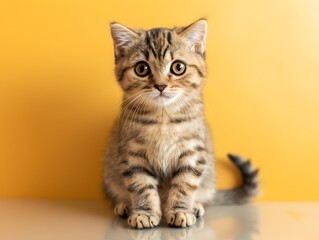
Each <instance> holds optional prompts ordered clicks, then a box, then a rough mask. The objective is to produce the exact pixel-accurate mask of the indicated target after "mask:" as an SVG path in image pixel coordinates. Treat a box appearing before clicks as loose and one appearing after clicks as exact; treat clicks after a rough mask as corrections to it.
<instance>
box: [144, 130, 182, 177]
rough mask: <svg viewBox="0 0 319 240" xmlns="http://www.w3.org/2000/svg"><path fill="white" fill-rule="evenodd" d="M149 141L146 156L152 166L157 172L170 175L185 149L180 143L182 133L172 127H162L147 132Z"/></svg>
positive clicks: (146, 135)
mask: <svg viewBox="0 0 319 240" xmlns="http://www.w3.org/2000/svg"><path fill="white" fill-rule="evenodd" d="M144 134H145V137H146V139H147V142H148V144H147V148H146V154H147V157H148V160H149V163H150V165H151V166H152V168H154V169H155V170H156V171H158V172H161V173H163V174H165V175H166V174H169V173H170V172H171V170H172V169H173V168H174V167H175V166H176V162H177V159H178V156H179V155H180V152H181V149H182V148H183V146H182V143H181V141H180V139H181V135H182V131H180V129H177V128H172V127H170V126H161V127H157V128H155V129H150V130H149V131H145V133H144Z"/></svg>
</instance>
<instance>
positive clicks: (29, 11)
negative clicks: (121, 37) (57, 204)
mask: <svg viewBox="0 0 319 240" xmlns="http://www.w3.org/2000/svg"><path fill="white" fill-rule="evenodd" d="M201 17H206V18H207V19H208V39H207V63H208V79H207V83H206V87H205V91H204V97H205V102H206V115H207V118H208V122H209V123H210V125H211V127H212V129H213V136H214V141H215V149H216V157H217V159H218V160H217V161H218V165H217V171H218V182H219V187H223V188H226V187H232V186H234V185H235V184H238V181H239V180H238V173H237V172H236V171H235V170H234V168H233V167H232V166H231V165H230V164H229V163H228V161H227V160H226V158H225V155H226V153H227V152H232V153H237V154H241V155H244V156H247V157H250V158H251V159H252V160H253V163H254V165H256V166H258V167H260V168H261V183H262V195H261V197H260V198H259V199H260V200H319V190H318V189H319V111H318V107H319V96H318V95H319V1H317V0H260V1H253V0H241V1H238V0H236V1H235V0H230V1H225V0H220V1H217V0H205V1H193V0H178V1H177V0H176V1H171V0H163V1H147V0H143V1H138V0H134V1H124V0H121V1H106V0H104V1H100V0H99V1H98V0H73V1H72V0H46V1H43V0H24V1H17V0H11V1H4V0H1V3H0V196H2V197H27V198H55V199H57V198H58V199H100V198H102V194H101V191H100V182H101V172H102V155H103V150H104V146H105V144H106V142H107V141H106V140H107V137H108V132H109V130H110V127H111V124H112V122H113V120H114V119H115V117H116V115H117V114H118V113H119V107H118V105H119V104H120V96H121V92H120V89H119V87H118V85H117V83H116V80H115V77H114V73H113V69H114V61H113V45H112V42H111V38H110V34H109V23H110V22H111V21H118V22H121V23H123V24H125V25H127V26H129V27H132V28H137V27H142V28H152V27H159V26H165V27H173V26H175V25H177V26H178V25H187V24H190V23H191V22H192V21H194V20H196V19H198V18H201ZM234 174H235V175H234ZM234 176H237V178H236V177H234Z"/></svg>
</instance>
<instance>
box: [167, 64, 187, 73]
mask: <svg viewBox="0 0 319 240" xmlns="http://www.w3.org/2000/svg"><path fill="white" fill-rule="evenodd" d="M185 71H186V64H185V63H183V62H181V61H175V62H173V64H172V66H171V73H173V74H175V75H177V76H180V75H182V74H184V73H185Z"/></svg>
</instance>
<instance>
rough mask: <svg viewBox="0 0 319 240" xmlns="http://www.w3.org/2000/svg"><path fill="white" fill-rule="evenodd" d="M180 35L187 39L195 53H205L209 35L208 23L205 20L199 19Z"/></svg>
mask: <svg viewBox="0 0 319 240" xmlns="http://www.w3.org/2000/svg"><path fill="white" fill-rule="evenodd" d="M179 34H180V35H181V36H183V37H184V38H186V39H187V41H188V42H189V43H190V44H191V46H192V48H193V50H194V51H195V52H197V53H199V54H204V53H205V47H206V34H207V21H206V20H205V19H199V20H198V21H196V22H194V23H192V24H191V25H189V26H188V27H186V28H184V29H182V31H181V32H180V33H179Z"/></svg>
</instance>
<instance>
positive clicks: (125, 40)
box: [110, 22, 138, 55]
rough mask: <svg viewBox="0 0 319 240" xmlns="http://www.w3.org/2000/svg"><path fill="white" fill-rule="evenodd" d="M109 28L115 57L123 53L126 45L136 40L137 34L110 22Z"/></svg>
mask: <svg viewBox="0 0 319 240" xmlns="http://www.w3.org/2000/svg"><path fill="white" fill-rule="evenodd" d="M110 27H111V35H112V39H113V43H114V49H115V55H119V54H122V53H124V52H125V49H126V48H127V47H128V45H129V44H130V43H132V42H133V41H134V40H135V39H137V38H138V34H137V33H136V32H134V31H133V30H131V29H129V28H127V27H125V26H123V25H122V24H119V23H116V22H112V23H111V25H110Z"/></svg>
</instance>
